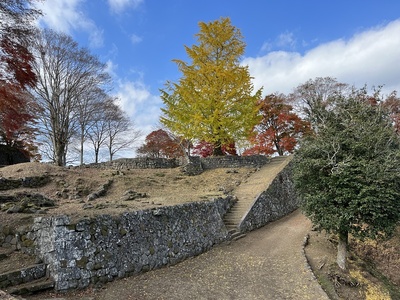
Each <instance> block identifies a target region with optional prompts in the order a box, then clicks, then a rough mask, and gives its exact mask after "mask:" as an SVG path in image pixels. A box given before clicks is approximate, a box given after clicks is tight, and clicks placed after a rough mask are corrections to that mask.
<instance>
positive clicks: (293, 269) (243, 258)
mask: <svg viewBox="0 0 400 300" xmlns="http://www.w3.org/2000/svg"><path fill="white" fill-rule="evenodd" d="M310 227H311V224H310V222H309V220H308V219H306V218H305V217H304V216H303V215H302V214H301V213H300V211H295V212H294V213H292V214H290V215H289V216H286V217H284V218H282V219H281V220H278V221H276V222H273V223H270V224H268V225H267V226H265V227H263V228H261V229H258V230H256V231H253V232H251V233H249V234H248V235H247V236H246V237H244V238H242V239H240V240H238V241H235V242H232V243H231V244H229V245H221V246H218V247H216V248H214V249H212V250H211V251H209V252H207V253H204V254H202V255H199V256H197V257H195V258H192V259H188V260H186V261H184V262H182V263H179V264H177V265H175V266H171V267H166V268H162V269H158V270H153V271H150V272H148V273H144V274H141V275H138V276H135V277H131V278H126V279H123V280H118V281H114V282H112V283H109V284H107V285H106V286H104V287H103V288H102V289H101V290H99V291H97V292H89V291H87V292H86V295H82V294H81V295H79V296H78V295H77V296H75V297H73V296H68V297H67V295H59V297H60V298H64V297H65V299H85V298H84V297H87V298H86V299H96V300H103V299H107V300H114V299H118V300H122V299H141V300H142V299H148V300H154V299H168V300H174V299H176V300H178V299H179V300H181V299H196V300H201V299H209V300H211V299H218V300H225V299H231V300H233V299H244V300H253V299H260V300H261V299H262V300H269V299H271V300H277V299H278V300H280V299H293V300H295V299H296V300H302V299H313V300H314V299H318V300H324V299H329V298H328V297H327V296H326V294H325V293H324V292H323V291H322V289H321V287H320V286H319V284H318V283H317V281H316V280H315V279H314V278H313V276H312V274H311V271H310V270H309V269H308V268H307V265H306V261H305V258H304V256H303V254H302V250H301V248H302V242H303V239H304V236H305V235H306V234H307V232H308V231H309V230H310ZM49 298H50V297H49ZM29 299H35V298H29ZM40 299H44V298H43V296H42V298H40Z"/></svg>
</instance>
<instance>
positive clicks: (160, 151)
mask: <svg viewBox="0 0 400 300" xmlns="http://www.w3.org/2000/svg"><path fill="white" fill-rule="evenodd" d="M137 152H138V153H139V154H140V155H143V156H146V157H152V158H160V157H163V158H177V157H182V156H184V151H183V149H182V148H181V146H180V145H179V143H178V142H177V141H176V140H174V139H173V138H171V137H170V136H169V134H168V133H167V132H166V131H165V130H163V129H158V130H154V131H152V132H151V133H150V134H148V135H147V136H146V139H145V142H144V144H143V145H142V146H141V147H139V148H138V150H137Z"/></svg>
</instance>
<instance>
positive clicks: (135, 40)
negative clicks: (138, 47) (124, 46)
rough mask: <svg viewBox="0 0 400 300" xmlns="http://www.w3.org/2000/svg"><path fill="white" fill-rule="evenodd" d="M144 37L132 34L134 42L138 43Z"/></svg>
mask: <svg viewBox="0 0 400 300" xmlns="http://www.w3.org/2000/svg"><path fill="white" fill-rule="evenodd" d="M142 40H143V39H142V38H141V37H140V36H137V35H136V34H132V35H131V42H132V44H138V43H140V42H141V41H142Z"/></svg>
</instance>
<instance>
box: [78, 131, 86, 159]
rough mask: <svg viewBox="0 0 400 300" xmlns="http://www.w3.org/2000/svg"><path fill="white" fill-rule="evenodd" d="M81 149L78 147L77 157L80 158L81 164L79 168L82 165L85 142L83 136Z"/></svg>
mask: <svg viewBox="0 0 400 300" xmlns="http://www.w3.org/2000/svg"><path fill="white" fill-rule="evenodd" d="M80 142H81V145H80V146H81V147H80V149H79V156H80V164H81V166H82V165H83V144H84V142H85V138H84V136H83V135H81V141H80Z"/></svg>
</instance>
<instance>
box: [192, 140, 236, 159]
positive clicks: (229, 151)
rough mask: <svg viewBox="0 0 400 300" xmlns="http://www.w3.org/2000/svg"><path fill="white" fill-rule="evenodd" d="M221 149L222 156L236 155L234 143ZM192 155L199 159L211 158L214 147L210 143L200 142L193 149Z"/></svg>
mask: <svg viewBox="0 0 400 300" xmlns="http://www.w3.org/2000/svg"><path fill="white" fill-rule="evenodd" d="M221 149H222V153H223V154H224V155H237V152H236V145H235V143H234V142H232V143H230V144H228V145H222V147H221ZM192 153H193V154H194V155H198V156H201V157H208V156H212V155H213V153H214V145H213V144H212V143H208V142H205V141H201V142H199V143H198V144H197V145H196V146H195V147H194V148H193V152H192Z"/></svg>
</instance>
